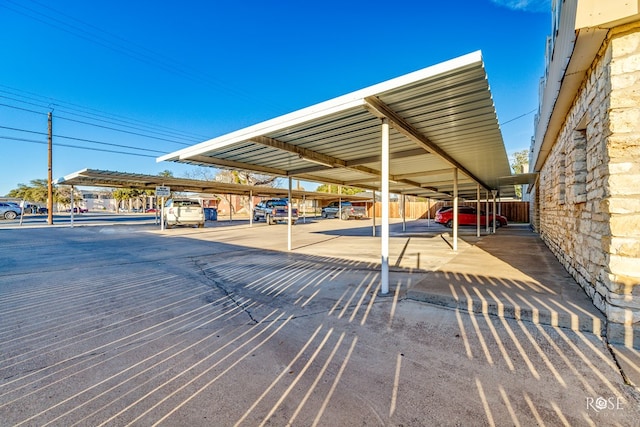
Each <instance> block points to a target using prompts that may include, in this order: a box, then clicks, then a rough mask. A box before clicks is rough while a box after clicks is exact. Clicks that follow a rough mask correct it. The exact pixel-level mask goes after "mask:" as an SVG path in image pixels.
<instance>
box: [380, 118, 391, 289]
mask: <svg viewBox="0 0 640 427" xmlns="http://www.w3.org/2000/svg"><path fill="white" fill-rule="evenodd" d="M381 150H382V153H381V156H380V157H381V159H382V165H381V172H382V176H381V177H380V178H381V181H382V197H381V199H382V201H381V205H382V227H381V229H382V232H381V236H380V237H381V239H382V245H381V258H382V271H381V273H380V274H381V280H382V283H381V287H380V293H381V294H382V295H386V294H388V293H389V157H390V156H389V121H388V120H387V119H386V118H383V119H382V148H381Z"/></svg>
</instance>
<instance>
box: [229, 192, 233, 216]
mask: <svg viewBox="0 0 640 427" xmlns="http://www.w3.org/2000/svg"><path fill="white" fill-rule="evenodd" d="M228 196H229V222H233V199H232V198H231V197H233V195H232V194H229V195H228Z"/></svg>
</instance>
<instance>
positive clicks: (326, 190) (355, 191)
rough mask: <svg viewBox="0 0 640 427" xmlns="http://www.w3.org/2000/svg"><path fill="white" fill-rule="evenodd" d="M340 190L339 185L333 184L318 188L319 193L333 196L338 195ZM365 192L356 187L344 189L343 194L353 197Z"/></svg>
mask: <svg viewBox="0 0 640 427" xmlns="http://www.w3.org/2000/svg"><path fill="white" fill-rule="evenodd" d="M339 188H340V186H339V185H333V184H322V185H319V186H318V188H316V191H317V192H319V193H332V194H338V189H339ZM362 191H363V190H361V189H359V188H354V187H344V186H343V187H342V191H341V194H346V195H353V194H358V193H362Z"/></svg>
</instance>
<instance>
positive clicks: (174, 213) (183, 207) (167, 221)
mask: <svg viewBox="0 0 640 427" xmlns="http://www.w3.org/2000/svg"><path fill="white" fill-rule="evenodd" d="M163 221H164V225H165V228H171V227H174V226H176V225H192V226H197V227H199V228H202V227H204V209H203V208H202V205H201V204H200V202H199V201H197V200H191V199H169V200H167V202H166V203H165V205H164V218H163Z"/></svg>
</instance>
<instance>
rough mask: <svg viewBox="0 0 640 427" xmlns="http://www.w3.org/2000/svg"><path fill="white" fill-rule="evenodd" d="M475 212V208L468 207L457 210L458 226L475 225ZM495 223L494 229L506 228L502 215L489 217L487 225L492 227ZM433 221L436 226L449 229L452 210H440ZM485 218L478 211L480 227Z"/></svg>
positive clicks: (451, 221) (448, 208) (484, 222)
mask: <svg viewBox="0 0 640 427" xmlns="http://www.w3.org/2000/svg"><path fill="white" fill-rule="evenodd" d="M476 213H477V211H476V208H473V207H470V206H460V207H459V208H458V225H476V223H477V215H476ZM494 220H495V221H496V227H506V226H507V224H508V223H507V218H506V217H504V216H502V215H491V216H489V225H490V226H493V221H494ZM435 221H436V222H437V223H438V224H444V225H445V226H447V227H449V228H451V227H453V208H452V207H447V208H440V209H438V211H437V212H436V218H435ZM486 221H487V217H486V215H485V213H484V212H483V211H480V225H485V224H486Z"/></svg>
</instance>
